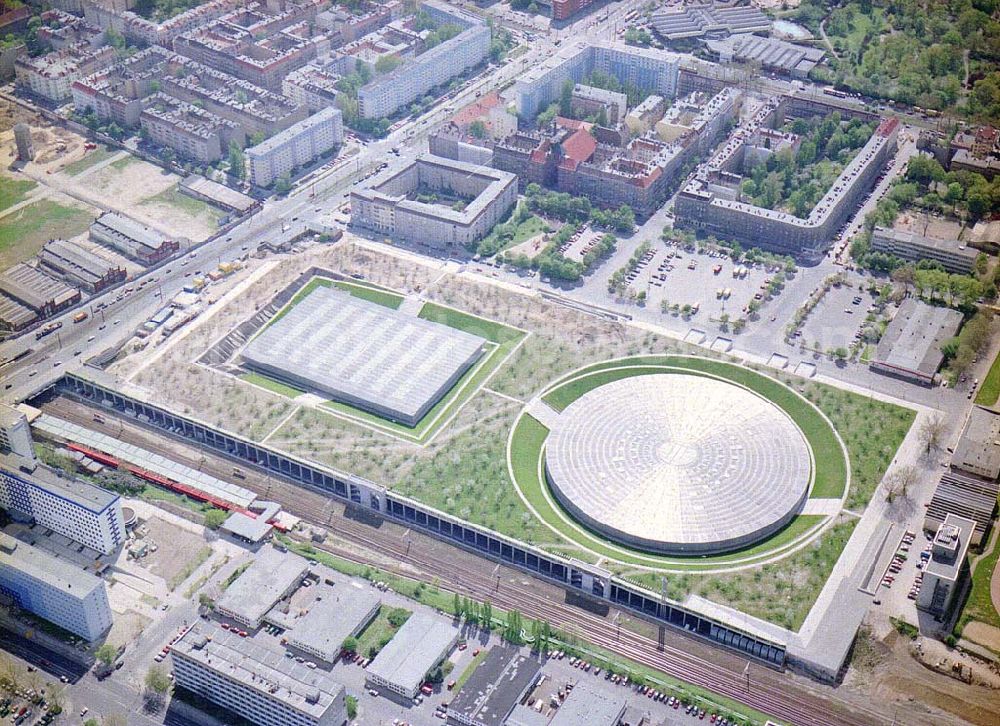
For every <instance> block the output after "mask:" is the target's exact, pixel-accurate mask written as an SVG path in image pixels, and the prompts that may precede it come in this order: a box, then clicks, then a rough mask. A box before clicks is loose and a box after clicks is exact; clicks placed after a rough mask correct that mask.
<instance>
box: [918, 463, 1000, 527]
mask: <svg viewBox="0 0 1000 726" xmlns="http://www.w3.org/2000/svg"><path fill="white" fill-rule="evenodd" d="M998 490H1000V484H998V483H997V481H996V480H992V481H990V480H986V479H982V478H980V477H978V476H971V475H969V474H965V473H963V472H961V471H955V470H954V469H951V470H949V471H946V472H945V473H944V474H942V475H941V481H940V482H938V485H937V488H936V489H935V490H934V496H932V497H931V501H930V503H929V504H928V505H927V517H928V518H930V519H931V520H932V521H940V522H943V521H944V520H945V518H946V517H947V516H948V515H949V514H956V515H958V516H962V517H968V518H969V519H971V520H973V521H974V522H975V523H976V534H977V538H982V536H983V535H985V534H986V529H987V527H989V525H990V522H991V521H992V520H993V511H994V510H995V509H996V506H997V493H998ZM924 526H925V527H926V526H927V525H926V524H925V525H924Z"/></svg>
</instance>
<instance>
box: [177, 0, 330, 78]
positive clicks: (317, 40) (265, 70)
mask: <svg viewBox="0 0 1000 726" xmlns="http://www.w3.org/2000/svg"><path fill="white" fill-rule="evenodd" d="M318 6H319V3H316V2H311V1H306V2H301V3H287V4H283V5H281V6H280V7H275V12H272V11H271V5H269V4H268V5H264V4H256V5H251V6H249V7H245V8H243V9H241V10H239V11H236V12H232V13H230V14H228V15H224V16H222V17H220V18H219V19H218V20H216V21H214V22H212V23H209V24H206V25H203V26H201V27H198V28H197V29H195V30H192V31H191V32H188V33H185V34H183V35H181V36H180V37H178V38H177V39H176V40H175V41H174V43H173V48H174V50H175V51H177V52H178V53H180V54H181V55H185V56H187V57H188V58H191V59H193V60H196V61H198V62H199V63H203V64H205V65H207V66H209V67H211V68H215V69H216V70H219V71H222V72H224V73H228V74H229V75H231V76H235V77H236V78H241V79H243V80H245V81H249V82H250V83H253V84H255V85H257V86H260V87H262V88H266V89H268V90H270V91H275V92H280V91H281V81H282V79H283V78H284V77H285V76H286V75H288V74H289V73H290V72H291V71H293V70H295V69H297V68H301V67H302V66H304V65H306V64H307V63H308V62H310V61H311V60H313V59H315V58H316V57H317V55H318V53H319V51H321V50H322V51H326V50H329V47H330V42H329V39H328V38H327V37H326V35H325V34H324V33H322V32H313V30H312V28H313V27H314V26H313V21H314V20H315V18H316V13H317V9H318Z"/></svg>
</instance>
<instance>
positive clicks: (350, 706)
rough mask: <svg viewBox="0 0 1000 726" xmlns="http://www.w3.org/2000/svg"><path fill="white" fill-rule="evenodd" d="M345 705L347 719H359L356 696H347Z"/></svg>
mask: <svg viewBox="0 0 1000 726" xmlns="http://www.w3.org/2000/svg"><path fill="white" fill-rule="evenodd" d="M344 705H345V706H346V707H347V718H349V719H350V720H352V721H353V720H354V719H356V718H357V717H358V699H357V698H356V697H355V696H347V698H345V699H344Z"/></svg>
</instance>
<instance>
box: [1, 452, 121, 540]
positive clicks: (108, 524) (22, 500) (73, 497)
mask: <svg viewBox="0 0 1000 726" xmlns="http://www.w3.org/2000/svg"><path fill="white" fill-rule="evenodd" d="M0 507H3V508H4V509H6V510H7V511H9V512H10V513H11V515H12V516H13V517H15V518H21V519H25V520H29V521H34V522H37V523H38V524H40V525H42V526H43V527H48V528H49V529H51V530H53V531H54V532H58V533H59V534H61V535H63V536H65V537H69V538H70V539H71V540H73V541H74V542H79V543H80V544H83V545H86V546H87V547H89V548H91V549H92V550H96V551H97V552H100V553H102V554H105V555H107V554H111V553H112V552H114V551H115V550H116V549H117V548H118V547H119V546H120V545H121V544H122V543H123V542H124V541H125V520H124V519H123V518H122V505H121V498H120V497H119V496H118V495H117V494H115V493H114V492H111V491H108V490H106V489H101V488H100V487H95V486H92V485H90V484H88V483H87V482H85V481H81V480H79V479H76V478H73V477H72V476H69V475H63V474H61V473H60V472H58V471H56V470H55V469H50V468H49V467H47V466H45V465H44V464H40V463H38V462H37V461H35V460H34V459H33V458H32V459H28V458H25V457H21V456H17V455H15V454H0Z"/></svg>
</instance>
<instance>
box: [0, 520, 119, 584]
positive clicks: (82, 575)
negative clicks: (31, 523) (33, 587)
mask: <svg viewBox="0 0 1000 726" xmlns="http://www.w3.org/2000/svg"><path fill="white" fill-rule="evenodd" d="M0 567H12V568H14V569H16V570H19V571H20V572H24V573H25V574H27V575H30V576H31V577H33V578H35V579H36V580H38V581H40V582H44V583H45V584H46V585H49V586H50V587H54V588H57V589H59V590H64V591H66V592H72V593H73V595H74V596H76V597H78V598H79V599H81V600H82V599H83V598H85V597H87V596H88V595H89V594H90V593H91V592H93V591H94V590H96V589H98V588H103V587H104V581H103V580H101V578H99V577H97V576H95V575H92V574H91V573H89V572H86V571H84V570H82V569H81V568H79V567H77V566H76V565H74V564H72V563H71V562H68V561H66V560H63V559H59V558H58V557H55V556H53V555H51V554H49V553H48V552H45V551H44V550H41V549H39V548H37V547H32V546H31V545H29V544H26V543H24V542H19V541H18V540H16V539H14V538H13V537H11V536H10V535H9V534H5V533H3V532H0Z"/></svg>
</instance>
